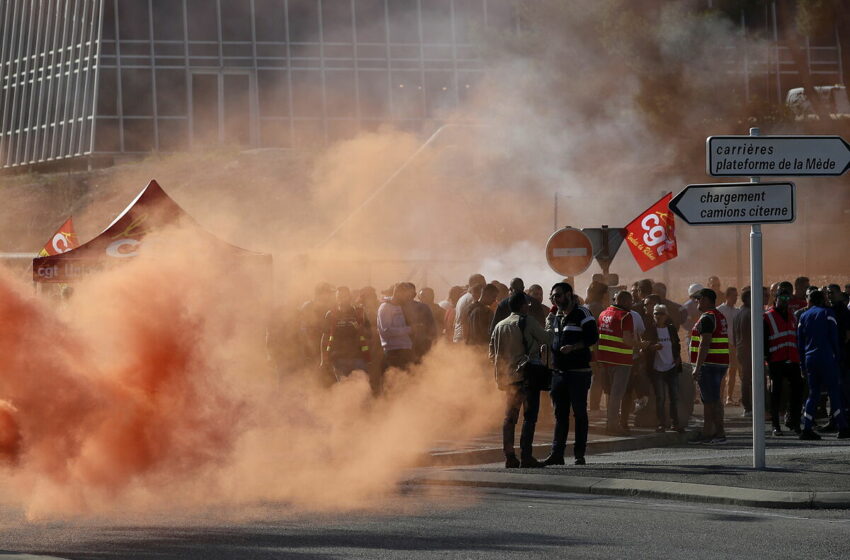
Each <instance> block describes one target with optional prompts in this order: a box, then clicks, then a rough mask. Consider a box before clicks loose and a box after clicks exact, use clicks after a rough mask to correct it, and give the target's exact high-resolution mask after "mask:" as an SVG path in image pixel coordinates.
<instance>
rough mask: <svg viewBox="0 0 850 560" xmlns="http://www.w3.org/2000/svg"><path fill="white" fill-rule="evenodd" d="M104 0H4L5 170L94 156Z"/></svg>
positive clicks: (1, 145)
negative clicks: (99, 48)
mask: <svg viewBox="0 0 850 560" xmlns="http://www.w3.org/2000/svg"><path fill="white" fill-rule="evenodd" d="M101 13H102V0H0V30H2V32H1V33H0V167H15V166H21V165H29V164H33V163H40V162H47V161H55V160H61V159H64V158H70V157H75V156H81V155H86V154H90V153H91V152H92V149H93V139H94V138H93V116H94V107H95V96H96V91H97V64H96V61H97V50H98V32H99V29H100V17H101Z"/></svg>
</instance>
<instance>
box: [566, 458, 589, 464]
mask: <svg viewBox="0 0 850 560" xmlns="http://www.w3.org/2000/svg"><path fill="white" fill-rule="evenodd" d="M561 464H562V465H563V463H561ZM586 464H587V461H585V460H584V457H576V465H586Z"/></svg>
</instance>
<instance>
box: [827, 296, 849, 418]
mask: <svg viewBox="0 0 850 560" xmlns="http://www.w3.org/2000/svg"><path fill="white" fill-rule="evenodd" d="M827 296H828V298H829V307H830V309H832V312H833V313H835V319H836V321H838V347H839V349H840V350H841V358H840V359H839V361H838V366H839V369H840V373H841V375H840V377H839V380H840V384H841V397H842V402H843V405H844V414H850V310H848V309H847V304H846V303H845V301H844V294H843V293H841V286H839V285H838V284H830V285H829V286H828V287H827Z"/></svg>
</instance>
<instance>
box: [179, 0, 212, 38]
mask: <svg viewBox="0 0 850 560" xmlns="http://www.w3.org/2000/svg"><path fill="white" fill-rule="evenodd" d="M186 10H187V13H188V14H190V15H189V21H188V22H187V23H188V27H189V40H190V41H218V14H217V13H216V1H215V0H212V1H211V0H186Z"/></svg>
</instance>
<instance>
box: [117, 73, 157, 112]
mask: <svg viewBox="0 0 850 560" xmlns="http://www.w3.org/2000/svg"><path fill="white" fill-rule="evenodd" d="M151 78H152V76H151V71H150V70H142V69H139V68H125V69H122V70H121V105H122V107H123V109H124V115H125V116H140V117H149V116H152V115H153V103H151V98H152V95H153V91H152V87H151V86H152V81H151Z"/></svg>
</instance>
